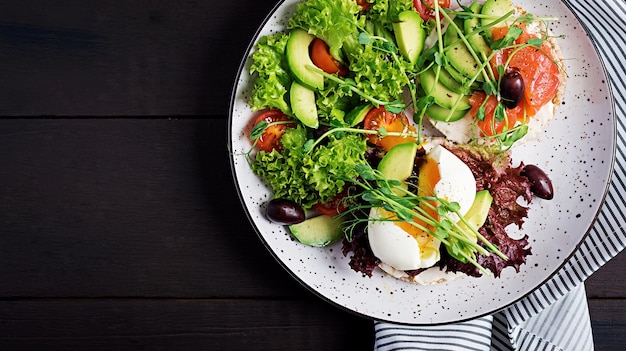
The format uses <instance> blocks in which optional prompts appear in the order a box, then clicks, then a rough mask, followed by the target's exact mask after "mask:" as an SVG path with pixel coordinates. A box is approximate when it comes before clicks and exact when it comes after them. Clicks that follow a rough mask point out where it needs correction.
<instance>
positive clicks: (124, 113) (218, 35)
mask: <svg viewBox="0 0 626 351" xmlns="http://www.w3.org/2000/svg"><path fill="white" fill-rule="evenodd" d="M274 5H275V3H274V2H273V1H256V2H255V1H244V2H233V1H220V2H209V1H163V0H162V1H152V2H148V1H137V0H134V1H133V0H131V1H121V0H117V1H116V0H101V1H98V2H85V1H77V0H72V1H65V2H63V3H62V4H59V3H55V2H44V1H40V0H24V1H20V2H17V1H13V2H9V3H5V4H3V6H2V11H0V67H2V69H0V116H3V118H2V119H0V350H199V349H205V350H347V349H350V350H354V349H358V350H368V349H371V348H372V345H373V328H372V326H373V324H372V322H371V321H369V320H366V319H362V318H360V317H358V316H355V315H353V314H351V313H349V312H347V311H343V310H340V309H338V308H336V307H334V306H331V305H330V304H328V303H327V302H325V301H322V300H321V299H319V298H318V297H317V296H316V295H314V294H313V293H311V292H310V291H308V290H307V289H305V288H303V287H302V286H300V285H299V284H298V283H297V282H296V281H295V280H293V279H292V278H291V277H290V275H289V274H288V273H287V272H286V271H284V269H283V268H282V267H281V266H280V264H279V263H277V262H276V261H275V260H274V258H273V257H272V256H271V255H270V254H269V252H268V251H267V250H266V249H265V248H264V247H263V244H262V243H261V241H260V240H258V238H257V237H256V234H255V233H254V231H253V229H252V227H251V226H250V224H249V223H248V222H247V218H246V216H245V214H244V212H243V210H242V207H241V205H240V203H239V201H238V198H237V192H236V190H235V187H234V184H233V181H232V179H231V170H230V166H229V159H228V153H227V152H228V151H227V148H226V145H227V128H228V125H227V124H228V123H227V118H228V106H229V99H230V94H231V89H232V84H233V82H234V76H235V74H236V72H237V70H238V67H239V64H240V61H241V58H242V57H243V54H244V52H245V50H246V48H247V46H248V43H249V40H250V38H251V37H252V36H253V35H254V33H255V31H256V29H257V27H258V26H259V25H260V24H261V23H262V21H263V19H264V17H265V16H266V15H267V13H268V12H269V11H270V10H271V9H272V8H273V7H274ZM625 255H626V254H624V253H622V254H620V255H618V256H617V257H616V258H615V259H614V260H612V261H611V262H609V263H608V264H607V265H606V266H604V267H602V268H601V269H600V270H599V271H598V272H597V273H596V274H594V275H593V276H592V277H591V278H590V279H589V280H588V281H587V283H586V288H587V293H588V297H589V307H590V312H591V317H592V325H593V328H594V337H595V344H596V348H597V350H621V349H622V345H624V344H626V309H625V307H624V306H625V302H626V280H625V279H624V277H625V274H624V271H623V269H622V267H624V266H626V256H625Z"/></svg>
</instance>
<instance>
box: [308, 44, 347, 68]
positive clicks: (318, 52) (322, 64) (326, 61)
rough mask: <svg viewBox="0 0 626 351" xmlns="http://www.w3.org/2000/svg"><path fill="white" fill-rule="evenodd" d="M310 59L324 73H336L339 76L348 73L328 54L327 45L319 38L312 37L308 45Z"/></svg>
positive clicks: (343, 66)
mask: <svg viewBox="0 0 626 351" xmlns="http://www.w3.org/2000/svg"><path fill="white" fill-rule="evenodd" d="M310 55H311V61H313V63H314V64H315V65H316V66H317V67H319V68H320V69H322V70H323V71H324V72H326V73H330V74H335V73H337V74H338V75H339V76H340V77H345V76H347V75H348V69H347V68H346V66H345V65H343V64H342V63H341V62H339V61H337V60H335V59H334V58H333V56H332V55H331V54H330V50H329V48H328V45H327V44H326V43H325V42H324V41H323V40H322V39H320V38H315V39H313V42H312V43H311V47H310Z"/></svg>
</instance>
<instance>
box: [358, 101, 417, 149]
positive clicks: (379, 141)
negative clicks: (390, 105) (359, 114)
mask: <svg viewBox="0 0 626 351" xmlns="http://www.w3.org/2000/svg"><path fill="white" fill-rule="evenodd" d="M363 128H364V129H367V130H380V129H381V128H385V130H386V131H387V132H405V133H415V132H416V130H415V127H414V126H412V125H411V124H410V123H409V119H408V118H407V117H406V115H405V114H404V113H402V112H400V113H398V114H395V113H391V112H389V111H387V110H386V109H385V108H384V107H383V106H381V107H377V108H374V109H372V110H371V111H370V112H368V113H367V115H366V116H365V119H364V120H363ZM368 139H369V142H370V143H372V144H374V145H376V146H380V147H382V148H383V149H384V150H385V151H389V150H391V148H392V147H394V146H396V145H398V144H404V143H408V142H416V141H417V138H415V137H414V136H391V135H388V136H385V137H380V136H379V135H376V134H368Z"/></svg>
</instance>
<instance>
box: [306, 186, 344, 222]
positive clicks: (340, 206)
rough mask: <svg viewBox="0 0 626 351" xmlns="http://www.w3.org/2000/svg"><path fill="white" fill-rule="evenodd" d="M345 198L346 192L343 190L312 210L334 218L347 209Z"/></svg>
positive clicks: (314, 206)
mask: <svg viewBox="0 0 626 351" xmlns="http://www.w3.org/2000/svg"><path fill="white" fill-rule="evenodd" d="M346 196H348V191H347V190H344V191H342V192H340V193H339V194H337V195H336V196H335V197H334V198H333V199H331V200H330V201H328V202H325V203H318V204H315V205H313V208H314V209H315V210H317V212H319V213H321V214H323V215H327V216H336V215H338V214H340V213H342V212H344V211H345V210H347V209H348V206H347V204H346V201H345V198H346Z"/></svg>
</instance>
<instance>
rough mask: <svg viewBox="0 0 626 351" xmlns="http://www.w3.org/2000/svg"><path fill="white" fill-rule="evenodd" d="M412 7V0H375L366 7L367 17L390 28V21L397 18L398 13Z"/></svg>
mask: <svg viewBox="0 0 626 351" xmlns="http://www.w3.org/2000/svg"><path fill="white" fill-rule="evenodd" d="M413 9H414V7H413V0H376V2H374V4H373V5H372V6H371V7H370V8H369V9H368V17H369V18H370V20H371V21H373V22H378V23H380V24H381V25H383V26H384V27H385V28H387V29H389V30H392V29H393V26H392V23H393V22H394V21H396V20H397V19H398V14H400V12H402V11H407V10H413Z"/></svg>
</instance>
